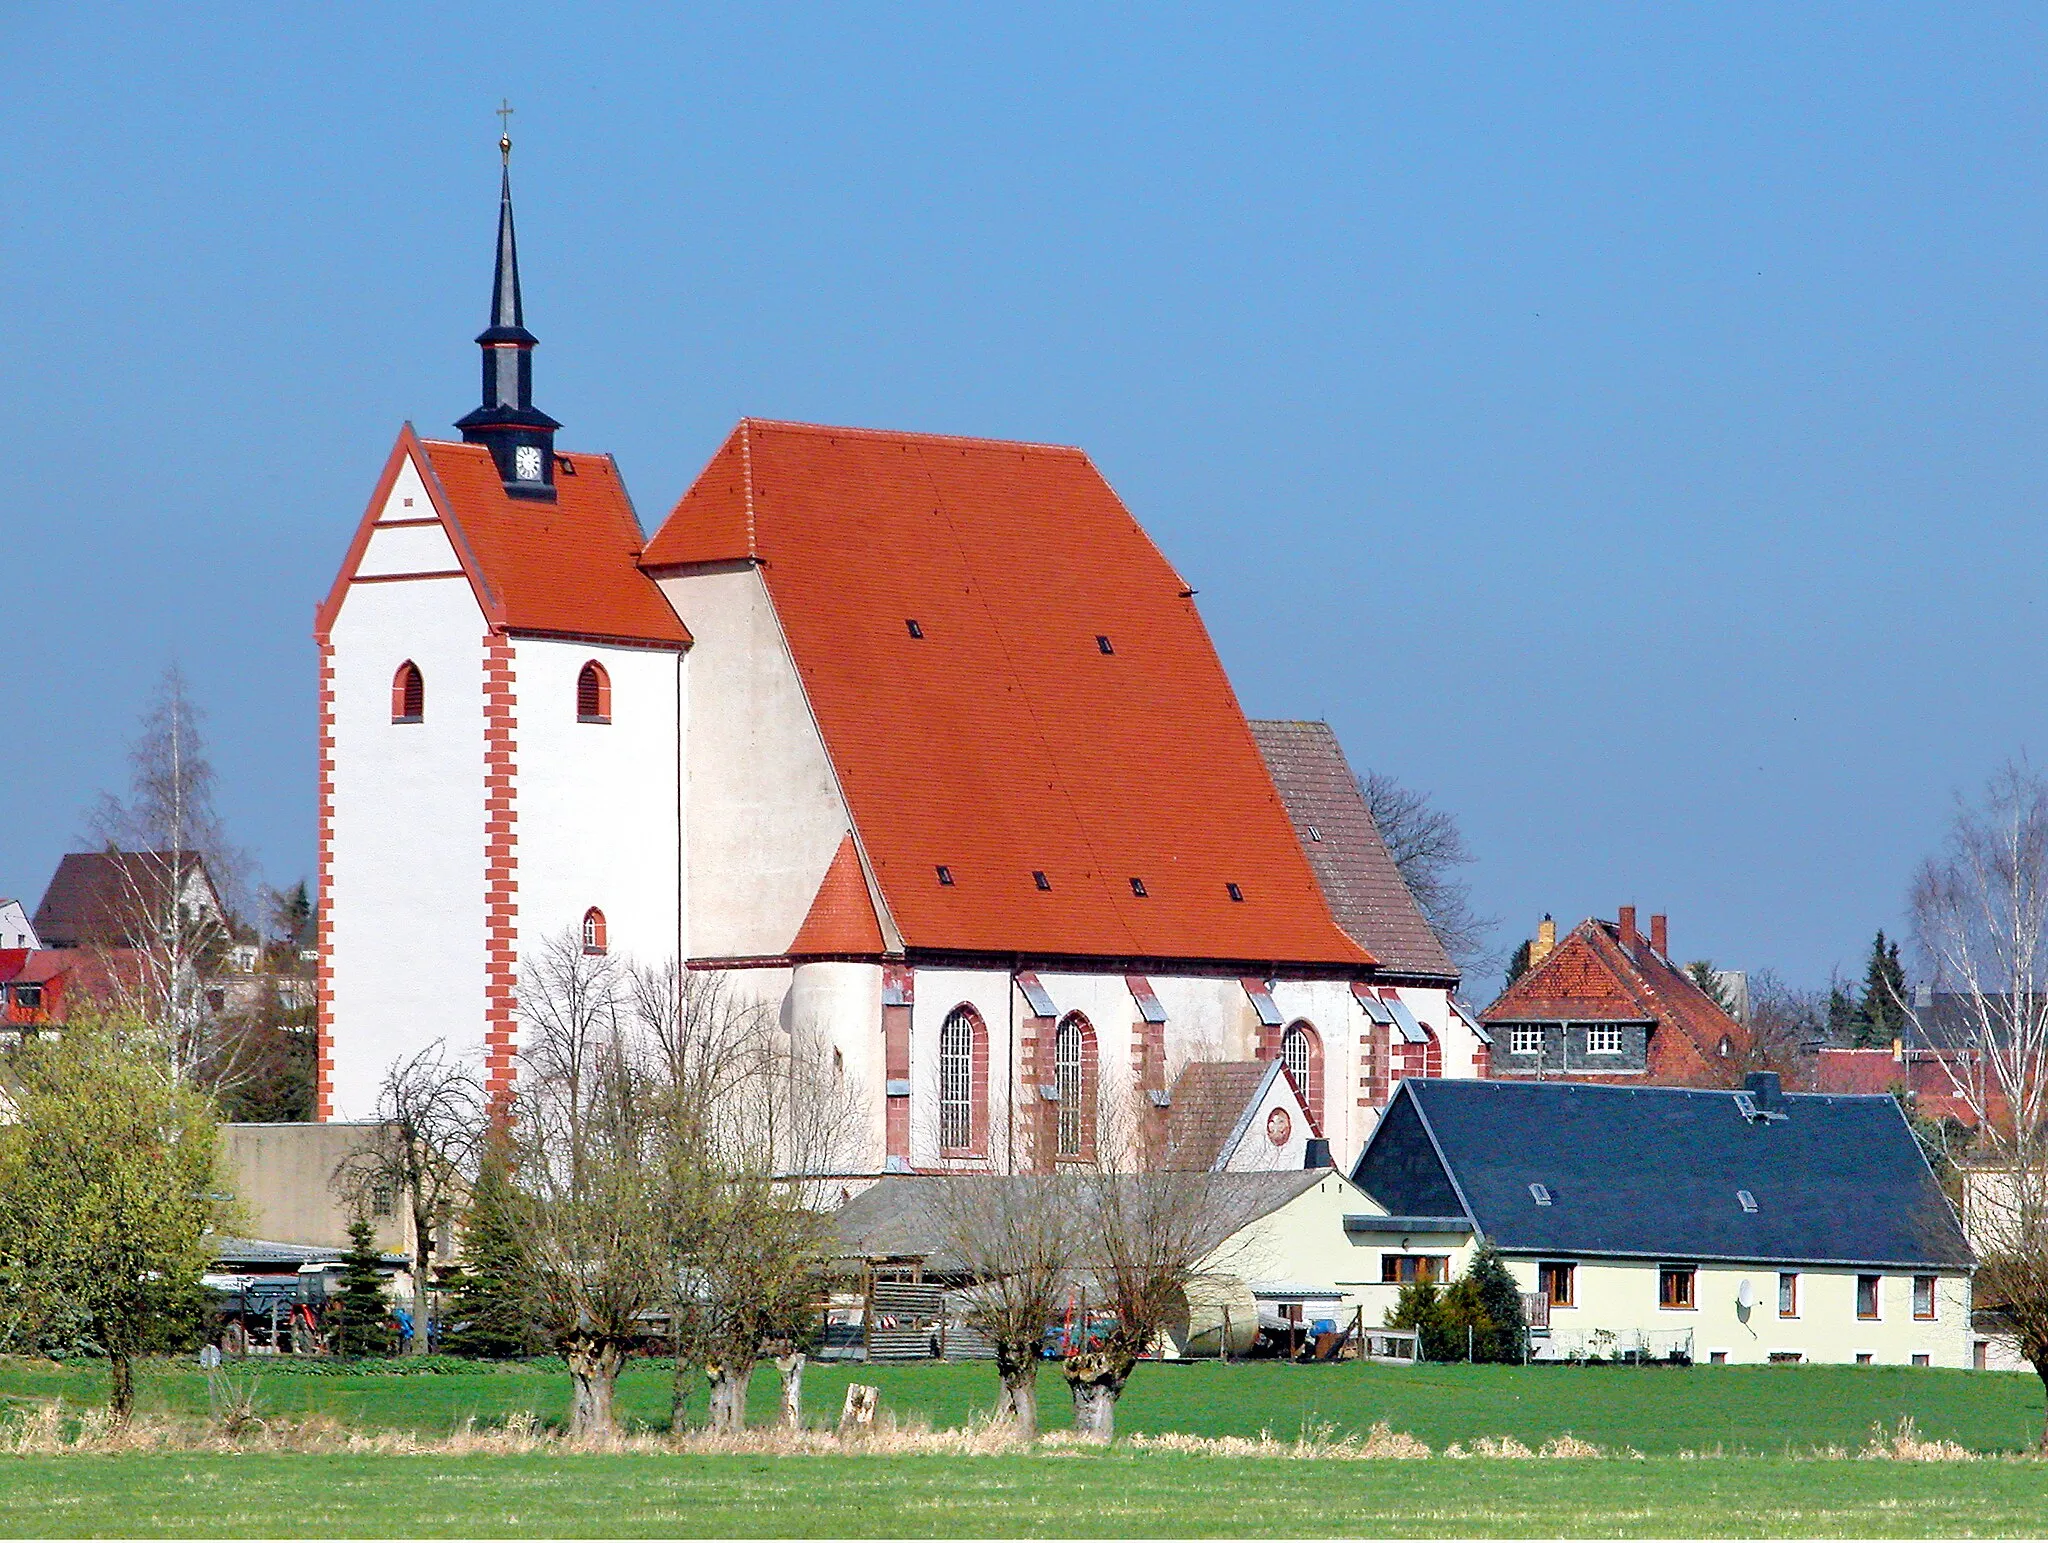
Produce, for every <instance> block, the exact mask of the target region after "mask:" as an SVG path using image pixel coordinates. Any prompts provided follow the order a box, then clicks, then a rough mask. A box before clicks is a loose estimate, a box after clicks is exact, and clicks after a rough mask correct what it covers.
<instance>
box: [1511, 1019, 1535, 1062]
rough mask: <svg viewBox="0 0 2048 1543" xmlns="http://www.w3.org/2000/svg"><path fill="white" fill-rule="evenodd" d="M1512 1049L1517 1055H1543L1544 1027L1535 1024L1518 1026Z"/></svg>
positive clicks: (1512, 1041)
mask: <svg viewBox="0 0 2048 1543" xmlns="http://www.w3.org/2000/svg"><path fill="white" fill-rule="evenodd" d="M1510 1048H1511V1049H1512V1050H1513V1051H1514V1053H1515V1054H1516V1055H1541V1054H1543V1027H1542V1025H1541V1024H1535V1023H1518V1024H1516V1025H1515V1031H1514V1035H1513V1038H1512V1040H1511V1041H1510Z"/></svg>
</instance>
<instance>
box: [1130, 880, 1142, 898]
mask: <svg viewBox="0 0 2048 1543" xmlns="http://www.w3.org/2000/svg"><path fill="white" fill-rule="evenodd" d="M1131 893H1132V894H1134V895H1136V896H1137V897H1138V898H1139V899H1140V900H1143V899H1144V898H1145V881H1144V880H1143V879H1141V878H1138V877H1136V876H1135V875H1134V876H1133V877H1132V879H1131Z"/></svg>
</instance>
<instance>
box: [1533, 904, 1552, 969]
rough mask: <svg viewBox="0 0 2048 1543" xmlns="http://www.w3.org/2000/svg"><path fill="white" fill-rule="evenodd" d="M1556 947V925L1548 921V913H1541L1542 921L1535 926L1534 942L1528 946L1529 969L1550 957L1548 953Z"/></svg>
mask: <svg viewBox="0 0 2048 1543" xmlns="http://www.w3.org/2000/svg"><path fill="white" fill-rule="evenodd" d="M1555 947H1557V923H1556V922H1554V921H1552V920H1551V919H1550V913H1549V912H1548V911H1545V912H1544V913H1543V920H1542V921H1540V922H1538V923H1537V924H1536V941H1535V942H1533V943H1531V944H1530V945H1529V968H1530V969H1532V970H1533V969H1535V968H1536V966H1537V965H1539V964H1541V963H1542V962H1543V961H1544V960H1546V959H1548V958H1549V957H1550V951H1551V950H1552V949H1553V948H1555Z"/></svg>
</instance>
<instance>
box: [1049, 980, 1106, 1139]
mask: <svg viewBox="0 0 2048 1543" xmlns="http://www.w3.org/2000/svg"><path fill="white" fill-rule="evenodd" d="M1052 1085H1053V1092H1054V1093H1055V1094H1056V1095H1057V1096H1058V1100H1059V1103H1058V1108H1059V1131H1058V1141H1057V1144H1056V1145H1055V1148H1054V1153H1055V1155H1056V1156H1059V1157H1066V1158H1082V1159H1085V1158H1090V1157H1093V1156H1094V1155H1095V1026H1094V1025H1093V1024H1091V1023H1090V1022H1089V1021H1088V1020H1087V1019H1086V1018H1085V1017H1083V1016H1082V1015H1081V1014H1079V1013H1068V1014H1067V1016H1066V1017H1064V1018H1062V1019H1061V1020H1060V1026H1059V1027H1058V1028H1057V1029H1055V1030H1053V1036H1052Z"/></svg>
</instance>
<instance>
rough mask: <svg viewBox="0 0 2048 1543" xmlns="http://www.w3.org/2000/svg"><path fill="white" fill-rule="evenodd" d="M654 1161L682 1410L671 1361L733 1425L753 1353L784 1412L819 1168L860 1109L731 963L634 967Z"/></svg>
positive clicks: (815, 1283) (811, 1044)
mask: <svg viewBox="0 0 2048 1543" xmlns="http://www.w3.org/2000/svg"><path fill="white" fill-rule="evenodd" d="M634 1001H635V1009H636V1018H637V1020H638V1022H639V1023H640V1024H641V1025H642V1027H643V1029H644V1031H645V1035H644V1038H645V1043H646V1046H647V1049H648V1052H649V1054H648V1056H647V1059H646V1062H645V1073H646V1075H645V1084H646V1087H647V1088H648V1097H649V1104H650V1109H651V1110H652V1111H653V1116H654V1127H655V1129H656V1130H657V1131H658V1133H659V1134H658V1136H657V1138H656V1139H657V1143H658V1147H659V1151H660V1154H661V1157H660V1162H661V1167H662V1171H663V1190H662V1205H663V1216H664V1219H665V1224H666V1235H667V1239H668V1247H669V1252H670V1257H671V1260H672V1272H671V1278H672V1280H673V1281H674V1282H675V1288H676V1289H675V1291H674V1295H673V1301H672V1304H671V1311H672V1314H673V1319H674V1324H675V1344H676V1350H677V1368H678V1382H677V1388H676V1395H675V1398H674V1400H673V1403H674V1406H675V1414H674V1416H673V1417H674V1418H675V1419H676V1420H677V1421H678V1423H679V1420H680V1410H681V1403H682V1397H681V1381H680V1378H681V1367H682V1366H683V1365H684V1364H685V1363H686V1362H694V1363H695V1364H698V1365H701V1366H702V1367H703V1368H704V1371H705V1373H706V1375H707V1377H708V1378H709V1379H710V1383H711V1424H712V1427H713V1428H714V1429H717V1430H721V1431H736V1430H738V1429H740V1428H741V1427H742V1426H743V1425H744V1424H745V1420H746V1400H747V1390H748V1388H749V1386H750V1384H751V1382H752V1379H753V1373H754V1369H755V1367H756V1366H757V1365H758V1364H759V1362H760V1360H761V1359H762V1357H763V1356H770V1357H772V1358H773V1359H774V1360H775V1361H776V1364H777V1368H778V1370H779V1371H780V1372H781V1374H782V1406H783V1414H784V1419H785V1421H786V1422H788V1423H792V1424H793V1423H796V1422H797V1420H799V1419H800V1417H801V1402H802V1378H803V1367H804V1356H803V1353H802V1351H801V1349H800V1344H801V1341H802V1339H803V1337H804V1334H805V1332H806V1330H807V1329H808V1327H809V1326H810V1324H811V1323H812V1322H814V1321H815V1319H816V1315H817V1308H818V1304H819V1301H820V1299H821V1297H822V1294H823V1279H824V1266H825V1261H826V1257H827V1254H828V1252H829V1250H828V1248H827V1232H828V1228H827V1225H826V1222H825V1219H824V1217H823V1216H822V1215H821V1214H820V1212H819V1211H818V1210H817V1209H816V1208H815V1201H816V1200H817V1198H818V1197H817V1195H816V1193H815V1191H816V1190H817V1188H818V1186H819V1184H820V1183H821V1181H822V1178H823V1176H824V1175H826V1174H829V1173H830V1172H832V1171H834V1170H835V1169H836V1168H838V1167H839V1166H840V1165H841V1164H842V1163H843V1161H844V1159H845V1156H846V1154H847V1151H848V1149H849V1147H850V1145H851V1143H852V1142H853V1141H854V1140H856V1139H857V1133H858V1131H859V1128H860V1126H861V1124H862V1121H861V1113H862V1111H861V1110H860V1108H859V1106H858V1104H857V1102H856V1101H855V1100H854V1099H853V1098H852V1096H851V1095H850V1093H849V1091H848V1090H847V1089H846V1088H845V1087H844V1085H843V1084H842V1083H841V1082H840V1080H839V1079H836V1078H834V1077H833V1076H832V1075H831V1072H830V1068H829V1065H828V1062H829V1051H828V1050H827V1049H826V1047H824V1046H823V1045H822V1044H821V1043H819V1042H817V1041H815V1040H814V1039H813V1038H812V1037H811V1036H808V1035H806V1034H804V1033H802V1032H800V1031H785V1030H784V1029H783V1028H782V1027H781V1026H780V1024H779V1023H778V1022H777V1020H776V1018H775V1015H774V1014H773V1013H772V1012H771V1011H770V1010H769V1009H768V1007H767V1006H766V1004H764V1003H760V1002H757V1001H753V1000H751V999H747V998H743V997H741V996H740V995H738V994H737V993H736V992H735V991H734V990H733V989H732V984H731V981H730V979H729V978H728V977H726V976H724V975H719V974H710V973H703V972H690V971H682V970H679V969H677V968H675V967H674V966H666V967H663V968H661V969H656V970H641V971H639V972H636V975H635V978H634Z"/></svg>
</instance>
